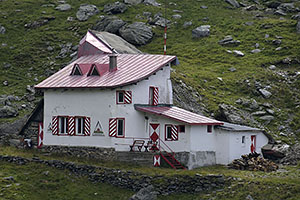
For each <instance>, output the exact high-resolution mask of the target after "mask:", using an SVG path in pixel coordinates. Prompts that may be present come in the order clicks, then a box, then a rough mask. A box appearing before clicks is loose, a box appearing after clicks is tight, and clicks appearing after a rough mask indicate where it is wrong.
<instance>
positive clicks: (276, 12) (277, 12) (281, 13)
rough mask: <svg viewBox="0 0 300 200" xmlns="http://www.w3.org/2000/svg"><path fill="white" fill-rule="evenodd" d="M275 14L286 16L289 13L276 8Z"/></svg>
mask: <svg viewBox="0 0 300 200" xmlns="http://www.w3.org/2000/svg"><path fill="white" fill-rule="evenodd" d="M274 14H275V15H281V16H286V15H287V14H286V13H285V12H284V11H283V10H276V11H275V13H274Z"/></svg>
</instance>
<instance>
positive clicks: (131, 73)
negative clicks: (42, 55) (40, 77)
mask: <svg viewBox="0 0 300 200" xmlns="http://www.w3.org/2000/svg"><path fill="white" fill-rule="evenodd" d="M174 60H176V56H166V55H150V54H117V66H118V69H117V70H116V71H112V72H109V71H108V65H109V55H107V54H100V55H91V56H82V57H80V58H78V59H77V60H75V61H74V62H72V63H71V64H69V65H68V66H66V67H65V68H63V69H61V70H60V71H58V72H57V73H55V74H53V75H52V76H50V77H49V78H47V79H46V80H44V81H42V82H41V83H39V84H38V85H36V88H39V89H47V88H113V87H119V86H124V85H129V84H132V83H136V82H138V81H141V80H143V79H145V78H147V77H149V76H151V75H152V74H154V73H155V72H157V71H158V70H160V69H161V68H162V67H164V66H165V65H166V64H168V63H170V62H172V61H174ZM75 64H78V65H79V66H80V68H81V70H82V72H83V73H84V74H83V75H82V76H80V75H73V76H72V75H70V74H71V71H72V68H73V66H74V65H75ZM93 64H96V65H97V69H98V71H99V72H100V76H87V72H88V71H89V70H88V69H87V68H89V67H91V66H92V65H93Z"/></svg>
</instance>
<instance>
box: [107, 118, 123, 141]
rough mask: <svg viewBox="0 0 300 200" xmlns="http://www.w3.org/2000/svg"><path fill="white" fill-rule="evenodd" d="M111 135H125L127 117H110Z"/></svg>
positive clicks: (118, 136)
mask: <svg viewBox="0 0 300 200" xmlns="http://www.w3.org/2000/svg"><path fill="white" fill-rule="evenodd" d="M109 136H110V137H117V138H123V137H125V119H124V118H110V119H109Z"/></svg>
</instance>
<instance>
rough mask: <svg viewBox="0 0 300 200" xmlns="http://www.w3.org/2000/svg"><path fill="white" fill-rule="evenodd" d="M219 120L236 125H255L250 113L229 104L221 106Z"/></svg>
mask: <svg viewBox="0 0 300 200" xmlns="http://www.w3.org/2000/svg"><path fill="white" fill-rule="evenodd" d="M217 119H219V120H223V121H227V122H230V123H236V124H247V123H249V121H252V122H253V123H255V122H254V119H253V117H252V116H251V114H250V113H248V112H246V111H242V110H239V109H237V108H236V107H234V106H231V105H227V104H220V105H219V114H218V116H217Z"/></svg>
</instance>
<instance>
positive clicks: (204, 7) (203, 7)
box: [200, 6, 208, 9]
mask: <svg viewBox="0 0 300 200" xmlns="http://www.w3.org/2000/svg"><path fill="white" fill-rule="evenodd" d="M200 8H202V9H207V8H208V7H207V6H200Z"/></svg>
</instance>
